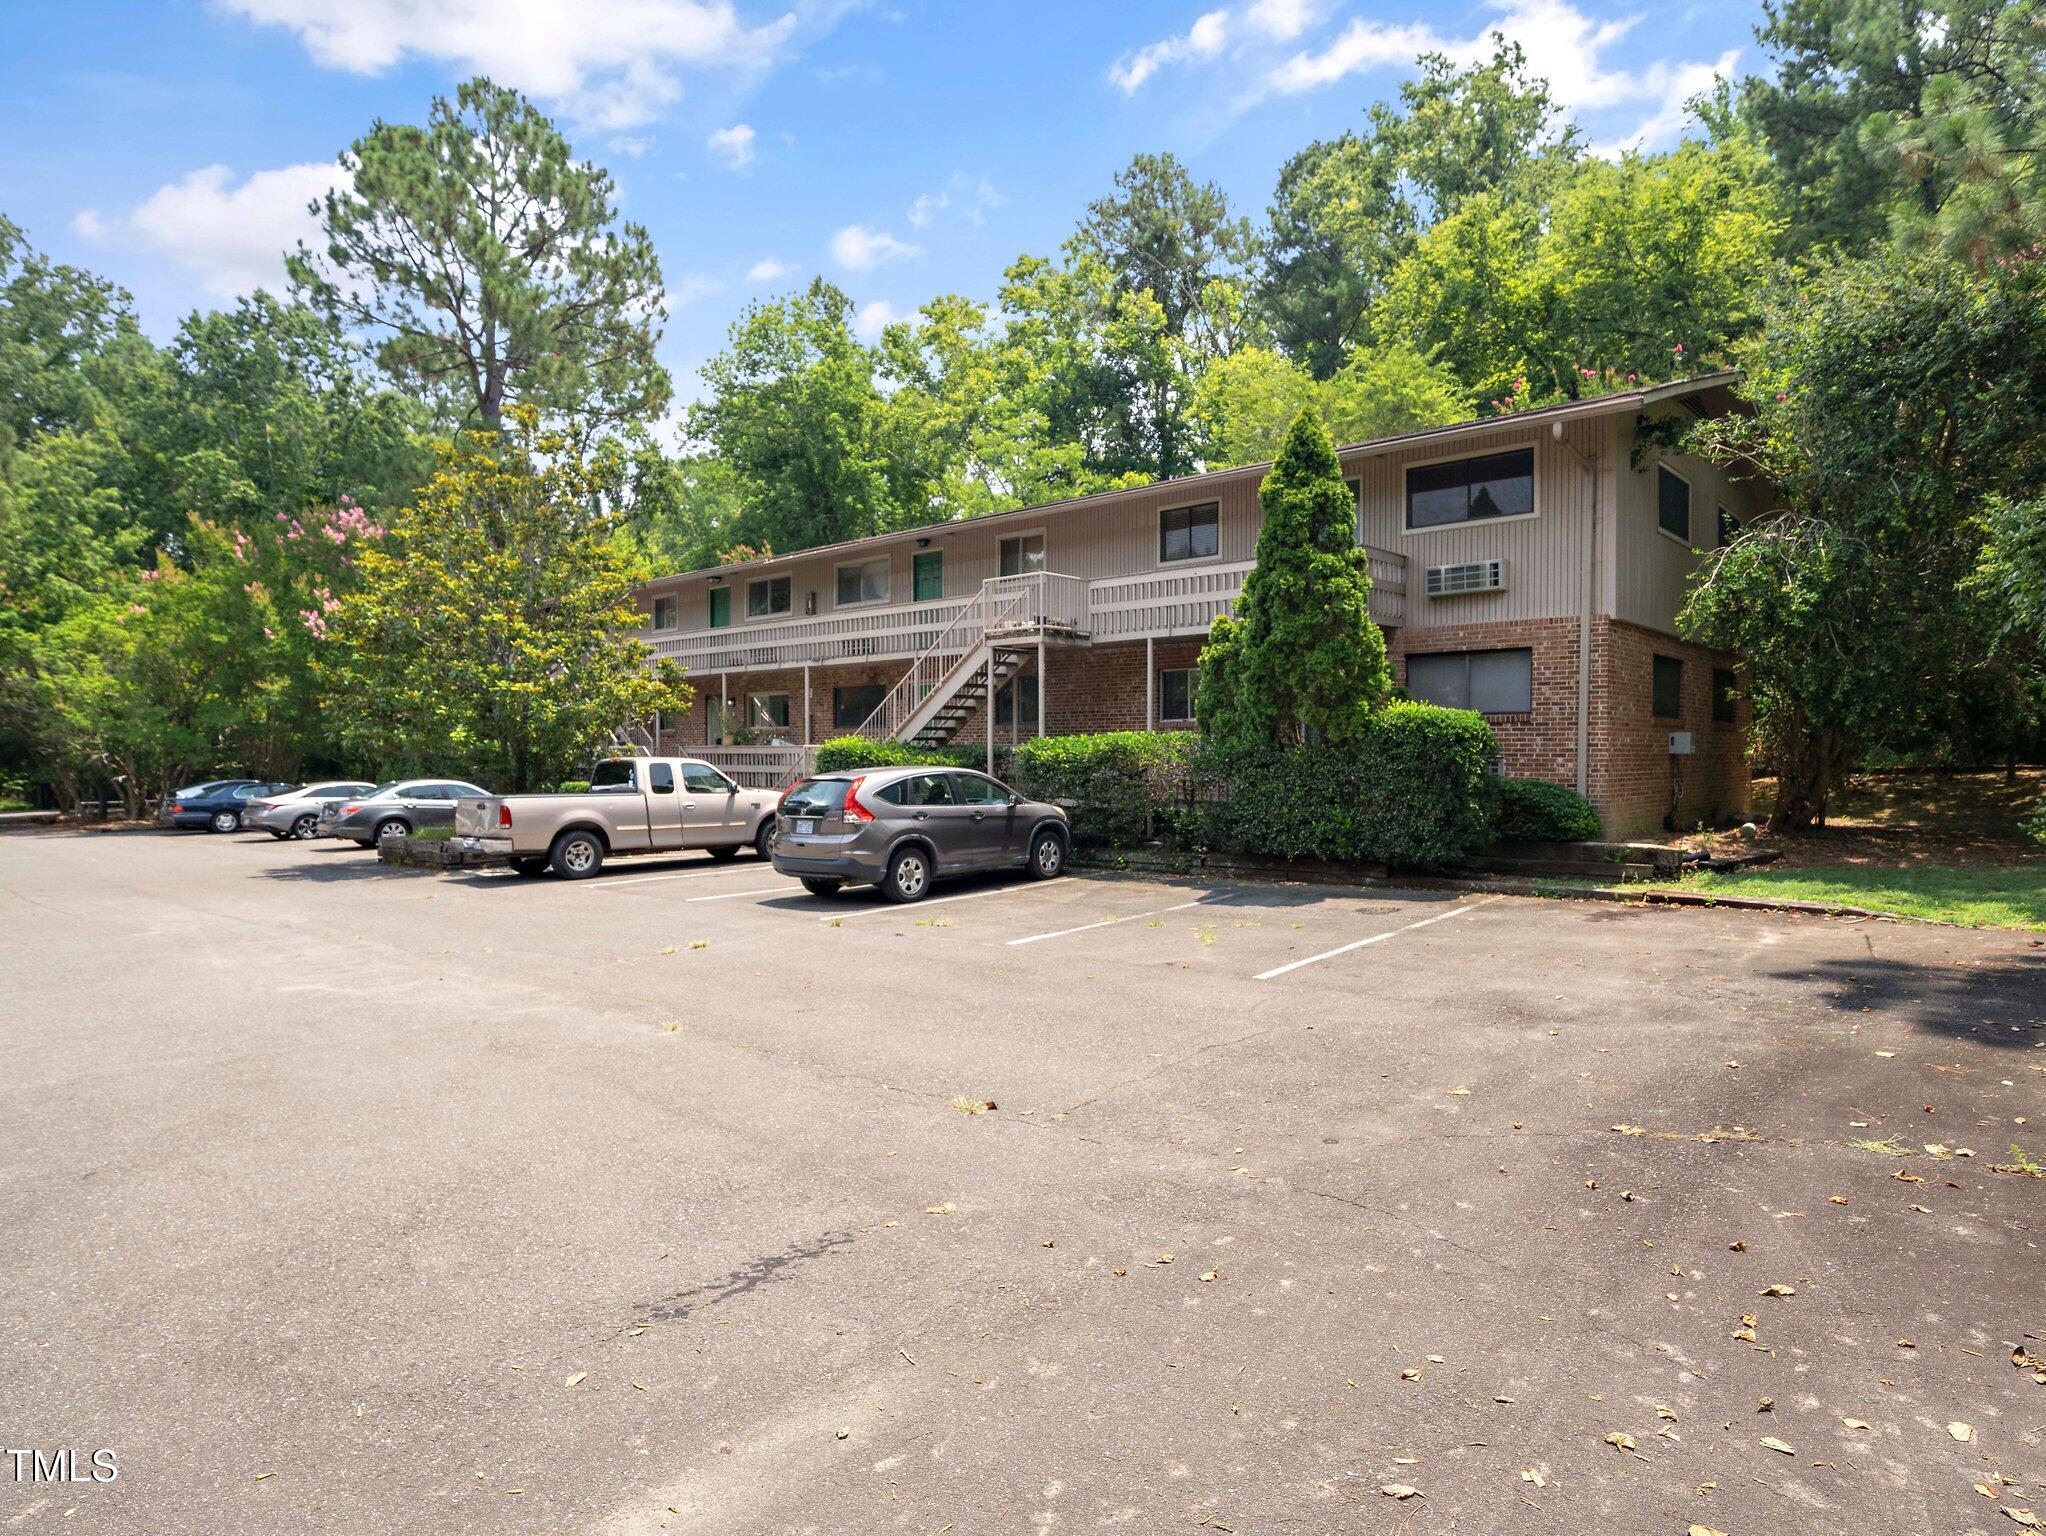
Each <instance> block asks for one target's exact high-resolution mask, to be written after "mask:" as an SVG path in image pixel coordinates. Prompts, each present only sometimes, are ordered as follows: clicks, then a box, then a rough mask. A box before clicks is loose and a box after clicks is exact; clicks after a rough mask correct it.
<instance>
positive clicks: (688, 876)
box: [582, 864, 751, 891]
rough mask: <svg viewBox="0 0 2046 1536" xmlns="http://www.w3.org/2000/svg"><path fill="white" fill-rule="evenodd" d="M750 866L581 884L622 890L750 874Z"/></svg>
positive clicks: (592, 888)
mask: <svg viewBox="0 0 2046 1536" xmlns="http://www.w3.org/2000/svg"><path fill="white" fill-rule="evenodd" d="M750 873H751V867H750V866H748V865H744V864H739V865H732V864H720V865H719V866H718V867H717V868H716V869H697V868H690V869H678V870H676V871H675V872H674V873H673V874H667V875H634V876H632V877H631V878H630V879H627V880H592V881H589V882H587V883H586V884H584V885H583V887H582V889H583V890H585V891H622V890H624V889H625V888H626V887H627V886H631V885H652V884H653V883H654V882H655V881H656V880H703V879H707V878H708V877H709V876H711V875H744V874H750Z"/></svg>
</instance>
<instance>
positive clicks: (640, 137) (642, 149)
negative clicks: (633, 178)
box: [605, 133, 654, 160]
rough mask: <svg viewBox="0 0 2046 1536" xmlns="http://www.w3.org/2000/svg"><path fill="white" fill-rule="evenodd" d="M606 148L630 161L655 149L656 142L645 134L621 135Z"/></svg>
mask: <svg viewBox="0 0 2046 1536" xmlns="http://www.w3.org/2000/svg"><path fill="white" fill-rule="evenodd" d="M605 147H606V148H608V149H609V150H610V151H611V153H612V154H614V155H624V156H626V157H627V158H628V159H632V160H637V159H638V158H639V157H640V156H641V155H643V154H645V153H646V152H647V151H648V150H650V149H652V148H653V147H654V141H653V139H652V138H651V137H649V136H648V135H646V134H643V133H621V134H619V135H617V136H616V137H615V138H613V139H612V140H611V141H610V142H609V144H607V145H606V146H605Z"/></svg>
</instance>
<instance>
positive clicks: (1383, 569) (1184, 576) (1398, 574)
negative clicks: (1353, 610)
mask: <svg viewBox="0 0 2046 1536" xmlns="http://www.w3.org/2000/svg"><path fill="white" fill-rule="evenodd" d="M1365 553H1366V554H1367V555H1368V556H1369V558H1370V562H1371V565H1370V568H1371V617H1372V618H1373V619H1374V620H1376V621H1377V622H1378V623H1380V624H1383V625H1385V626H1387V627H1388V628H1393V627H1397V626H1398V625H1400V624H1402V623H1404V622H1405V620H1406V611H1407V557H1406V556H1405V555H1402V554H1398V553H1395V552H1394V551H1392V550H1389V549H1376V548H1371V547H1369V546H1367V547H1366V549H1365ZM1253 563H1254V562H1252V561H1249V560H1239V561H1234V562H1232V563H1230V564H1228V565H1203V566H1195V567H1192V568H1190V569H1187V570H1183V571H1146V572H1144V573H1143V574H1142V575H1139V576H1109V577H1104V578H1103V579H1101V580H1099V581H1096V582H1093V583H1090V585H1089V588H1088V593H1087V608H1088V613H1089V615H1090V621H1091V624H1092V628H1093V635H1094V638H1095V639H1096V640H1141V639H1143V638H1144V637H1145V636H1146V635H1156V636H1164V635H1191V634H1206V633H1207V631H1208V626H1209V625H1210V624H1212V623H1214V621H1215V619H1216V617H1217V616H1218V615H1220V614H1223V613H1227V612H1229V611H1230V610H1231V609H1232V608H1233V607H1234V606H1235V603H1236V599H1237V598H1239V597H1241V596H1242V595H1243V578H1244V577H1246V576H1248V575H1249V574H1250V568H1251V566H1252V564H1253Z"/></svg>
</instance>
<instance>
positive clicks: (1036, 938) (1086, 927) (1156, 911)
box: [1009, 891, 1215, 948]
mask: <svg viewBox="0 0 2046 1536" xmlns="http://www.w3.org/2000/svg"><path fill="white" fill-rule="evenodd" d="M1214 899H1215V893H1214V892H1212V891H1210V892H1209V893H1208V894H1207V895H1206V896H1202V897H1198V898H1197V899H1195V900H1193V901H1182V902H1181V903H1180V904H1179V905H1178V906H1176V907H1155V908H1153V909H1152V910H1151V911H1149V912H1132V913H1130V915H1129V916H1128V917H1104V918H1103V919H1101V921H1100V922H1098V923H1082V924H1080V926H1079V927H1077V928H1061V929H1059V930H1058V931H1057V932H1055V933H1033V934H1031V935H1030V936H1029V937H1028V938H1025V939H1011V940H1009V945H1010V947H1011V948H1014V947H1015V946H1016V945H1018V944H1041V943H1043V942H1044V941H1045V940H1046V939H1063V938H1067V937H1069V936H1070V935H1072V934H1076V933H1090V932H1092V931H1093V930H1094V929H1096V928H1113V927H1114V926H1115V925H1116V924H1117V923H1134V922H1135V921H1136V920H1137V919H1138V918H1140V917H1163V916H1164V915H1165V914H1166V913H1167V912H1184V911H1185V910H1186V909H1187V908H1188V907H1198V906H1201V905H1204V904H1205V903H1207V902H1210V901H1213V900H1214Z"/></svg>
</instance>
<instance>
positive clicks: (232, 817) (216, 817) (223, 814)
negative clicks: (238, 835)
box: [206, 811, 242, 832]
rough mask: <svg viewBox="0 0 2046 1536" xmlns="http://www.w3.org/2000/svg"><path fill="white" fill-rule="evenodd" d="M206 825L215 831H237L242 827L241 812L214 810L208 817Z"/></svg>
mask: <svg viewBox="0 0 2046 1536" xmlns="http://www.w3.org/2000/svg"><path fill="white" fill-rule="evenodd" d="M206 825H207V826H209V827H211V828H212V829H213V830H214V831H215V832H239V831H241V829H242V814H241V812H240V811H215V812H214V813H213V815H212V816H211V817H210V818H208V820H207V822H206Z"/></svg>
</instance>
